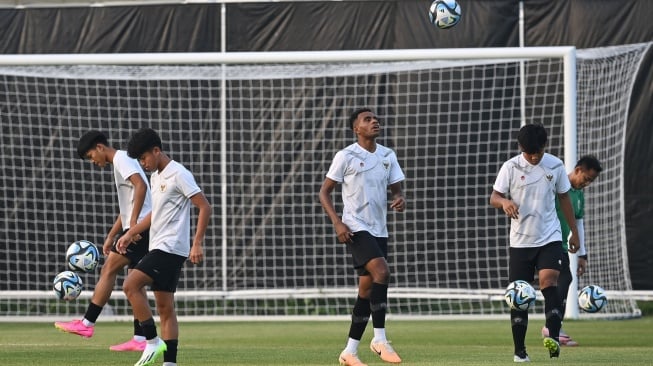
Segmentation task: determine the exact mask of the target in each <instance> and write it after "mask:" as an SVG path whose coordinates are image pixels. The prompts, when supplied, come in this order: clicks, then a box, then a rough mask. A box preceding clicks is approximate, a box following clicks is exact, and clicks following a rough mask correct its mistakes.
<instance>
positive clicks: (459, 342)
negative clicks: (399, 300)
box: [0, 317, 653, 366]
mask: <svg viewBox="0 0 653 366" xmlns="http://www.w3.org/2000/svg"><path fill="white" fill-rule="evenodd" d="M540 323H541V320H538V319H531V326H530V328H529V333H528V337H527V347H528V353H529V355H530V358H531V361H532V363H539V364H556V365H653V355H652V354H651V351H653V318H652V317H644V318H641V319H635V320H620V321H608V320H592V321H588V320H583V321H567V322H565V329H566V331H567V332H568V333H570V334H571V335H572V336H573V337H574V339H576V340H578V342H579V343H580V346H579V347H574V348H569V347H563V349H562V355H561V357H560V359H558V360H556V359H553V360H551V359H549V356H548V353H547V351H546V350H545V349H544V347H543V346H542V342H541V338H540V335H539V331H540V328H541V324H540ZM387 328H388V336H389V338H390V339H391V340H392V342H393V345H394V347H395V349H396V350H397V352H398V353H399V354H400V355H401V356H402V358H403V359H404V362H403V363H402V364H403V365H415V366H425V365H506V364H512V363H513V362H512V341H511V335H510V329H509V323H508V321H507V320H506V321H469V320H465V321H453V320H452V321H398V320H395V321H392V320H390V321H388V323H387ZM0 329H2V332H0V365H2V366H14V365H21V366H30V365H48V366H74V365H84V366H88V365H132V364H134V363H135V362H136V360H137V359H138V357H139V356H140V354H139V353H134V352H129V353H118V352H111V351H109V349H108V348H109V345H111V344H113V343H117V342H119V341H120V342H121V341H124V340H126V339H127V338H128V337H129V335H130V332H131V324H130V323H116V322H100V323H98V325H97V328H96V333H95V335H94V336H93V338H90V339H84V338H80V337H78V336H74V335H69V334H65V333H61V332H59V331H57V330H56V329H55V328H54V327H53V326H52V324H51V323H0ZM347 330H348V323H347V322H338V321H316V322H276V321H272V322H207V323H182V324H180V331H181V337H180V349H179V356H178V362H179V365H180V366H197V365H304V366H308V365H337V364H338V361H337V357H338V354H339V352H340V351H341V349H342V347H343V346H344V342H345V339H346V335H347ZM371 333H372V332H371V324H370V325H369V326H368V329H367V332H366V334H365V336H364V338H363V341H362V343H361V347H360V349H359V356H360V358H361V360H362V361H363V362H365V363H368V364H369V365H370V366H372V365H383V364H384V363H383V362H382V361H380V360H379V359H378V358H377V357H376V356H375V355H374V354H373V353H372V352H370V351H369V348H368V342H369V341H370V337H371ZM162 363H163V361H162V360H161V362H160V363H157V364H158V365H160V364H162Z"/></svg>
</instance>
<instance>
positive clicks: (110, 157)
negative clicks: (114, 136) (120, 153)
mask: <svg viewBox="0 0 653 366" xmlns="http://www.w3.org/2000/svg"><path fill="white" fill-rule="evenodd" d="M106 150H107V161H108V162H109V163H111V164H113V157H114V156H116V149H114V148H112V147H106Z"/></svg>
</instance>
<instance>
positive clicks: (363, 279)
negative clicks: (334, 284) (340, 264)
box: [339, 268, 372, 366]
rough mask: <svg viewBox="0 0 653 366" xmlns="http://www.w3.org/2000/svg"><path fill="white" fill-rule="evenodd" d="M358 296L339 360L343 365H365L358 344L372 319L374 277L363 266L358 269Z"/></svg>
mask: <svg viewBox="0 0 653 366" xmlns="http://www.w3.org/2000/svg"><path fill="white" fill-rule="evenodd" d="M358 272H359V274H361V273H362V275H360V276H359V277H358V296H357V297H356V302H355V303H354V308H353V310H352V313H351V323H350V325H349V337H348V338H347V345H346V346H345V349H344V350H343V351H342V352H341V353H340V356H339V362H340V364H341V365H346V366H363V365H365V364H364V363H362V362H361V361H360V360H359V359H358V345H359V344H360V340H361V338H363V333H365V327H367V322H368V321H369V319H370V312H371V310H370V291H371V286H372V278H371V277H370V276H369V273H367V272H366V271H365V270H364V269H363V268H360V269H359V270H358Z"/></svg>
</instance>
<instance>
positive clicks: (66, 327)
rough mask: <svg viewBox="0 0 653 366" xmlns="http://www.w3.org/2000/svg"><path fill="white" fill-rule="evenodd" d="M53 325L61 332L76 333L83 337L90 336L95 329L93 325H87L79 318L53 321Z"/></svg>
mask: <svg viewBox="0 0 653 366" xmlns="http://www.w3.org/2000/svg"><path fill="white" fill-rule="evenodd" d="M54 327H55V328H57V329H59V330H61V331H63V332H66V333H72V334H77V335H80V336H82V337H84V338H91V337H92V336H93V331H94V330H95V327H92V326H91V327H87V326H86V325H84V323H83V322H82V321H81V320H72V321H69V322H54Z"/></svg>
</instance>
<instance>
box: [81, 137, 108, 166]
mask: <svg viewBox="0 0 653 366" xmlns="http://www.w3.org/2000/svg"><path fill="white" fill-rule="evenodd" d="M97 144H102V145H106V146H109V142H108V140H107V136H106V135H105V134H103V133H102V132H100V131H96V130H91V131H88V132H87V133H85V134H84V135H83V136H82V137H80V138H79V142H78V143H77V155H79V157H80V158H81V159H82V160H84V159H86V153H87V152H89V150H92V149H94V148H95V146H96V145H97Z"/></svg>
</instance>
